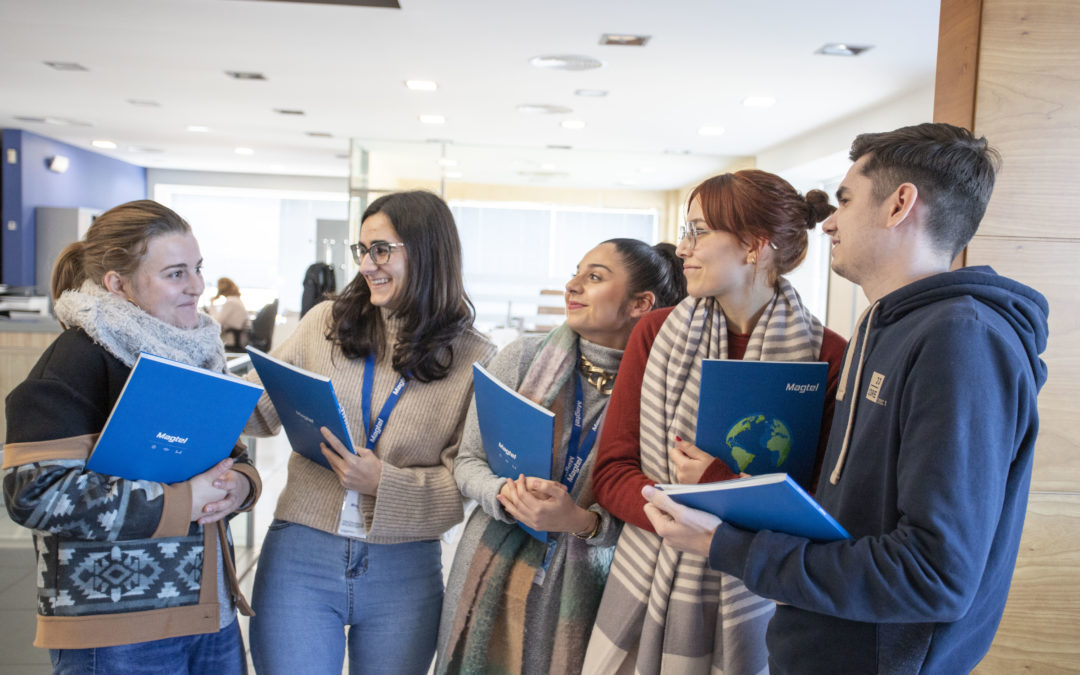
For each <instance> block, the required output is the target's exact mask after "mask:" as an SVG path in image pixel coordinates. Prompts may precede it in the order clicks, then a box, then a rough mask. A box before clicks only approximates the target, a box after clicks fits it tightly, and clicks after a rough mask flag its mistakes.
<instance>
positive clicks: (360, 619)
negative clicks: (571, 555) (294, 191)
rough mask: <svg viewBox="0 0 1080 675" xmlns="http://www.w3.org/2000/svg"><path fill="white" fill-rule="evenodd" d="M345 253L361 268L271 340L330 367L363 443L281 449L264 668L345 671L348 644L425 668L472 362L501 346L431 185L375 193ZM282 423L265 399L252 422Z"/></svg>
mask: <svg viewBox="0 0 1080 675" xmlns="http://www.w3.org/2000/svg"><path fill="white" fill-rule="evenodd" d="M352 252H353V258H354V260H355V261H356V263H357V264H358V265H359V266H360V268H359V272H358V273H357V275H356V277H355V278H353V280H352V281H351V282H350V283H349V284H348V285H347V286H346V287H345V290H344V291H342V293H341V294H340V295H338V296H336V297H335V298H334V299H333V300H328V301H325V302H321V303H319V304H318V305H315V307H313V308H312V309H311V311H309V312H308V313H307V314H305V315H304V318H303V319H301V320H300V325H299V326H298V327H297V328H296V331H295V332H293V333H292V335H290V336H289V338H288V339H286V340H285V341H284V342H283V343H282V344H281V345H280V346H279V347H277V348H275V349H274V350H273V352H272V355H273V356H274V357H276V358H278V359H281V360H282V361H285V362H287V363H291V364H293V365H296V366H299V367H301V368H304V369H306V370H309V371H312V372H315V373H317V374H320V375H325V376H327V377H329V378H330V379H331V381H332V382H333V385H334V389H335V391H336V393H337V396H338V401H339V402H340V404H341V407H342V409H343V411H344V414H345V419H346V420H347V421H348V425H349V427H350V428H351V430H352V434H353V439H352V441H353V445H354V447H355V448H356V454H352V453H350V452H349V451H348V450H347V449H346V447H345V446H344V445H343V444H342V442H341V440H339V439H337V438H336V437H334V436H333V435H332V434H330V433H329V431H327V430H326V429H325V428H324V429H323V434H324V436H325V437H326V443H324V444H322V447H321V449H322V452H323V455H324V456H326V458H327V461H329V462H330V464H331V466H332V467H333V470H329V469H326V468H325V467H323V466H321V465H319V464H317V463H315V462H313V461H311V460H309V459H307V458H305V457H303V456H302V455H300V454H299V453H296V452H294V453H292V454H291V455H290V457H289V466H288V478H287V480H286V483H285V489H284V490H283V491H282V493H281V497H280V498H279V499H278V503H277V508H276V510H275V512H274V521H273V523H271V525H270V528H269V531H268V532H267V535H266V541H265V543H264V544H263V548H262V555H261V556H260V558H259V566H258V569H257V572H256V575H255V588H254V591H253V593H252V605H253V607H254V608H255V611H256V616H255V617H253V618H252V621H251V654H252V659H253V661H254V663H255V668H256V669H257V670H258V671H259V673H262V674H264V675H274V674H275V673H281V674H283V675H284V674H287V675H293V674H294V673H340V672H341V668H342V662H343V659H344V657H345V654H346V650H347V651H348V664H349V666H348V667H349V672H350V673H364V672H394V673H406V674H408V673H416V674H417V675H422V674H423V673H426V672H427V670H428V666H429V665H430V663H431V657H432V656H433V655H434V653H435V643H436V638H437V635H438V631H439V611H440V608H441V607H442V599H443V580H442V557H441V556H442V548H441V545H440V537H441V536H442V534H443V533H444V532H445V531H447V530H449V529H450V528H451V527H453V526H454V525H456V524H457V523H459V522H460V521H461V519H462V518H463V517H464V511H463V508H462V500H461V494H460V493H459V492H458V487H457V484H456V483H455V482H454V475H453V473H452V471H451V467H452V466H453V461H454V456H455V455H456V454H457V447H458V443H459V441H460V439H461V430H462V427H463V425H464V420H465V413H466V411H467V410H468V407H469V400H470V399H471V398H472V364H473V362H476V361H478V362H480V363H481V364H486V363H487V362H488V361H490V360H491V357H492V356H494V355H495V346H494V345H493V344H491V342H489V341H488V340H487V338H485V337H484V336H482V335H481V334H480V333H479V332H478V331H477V330H476V329H475V328H474V327H473V318H474V313H473V308H472V303H471V302H470V301H469V298H468V296H467V295H466V293H465V284H464V281H463V278H462V268H461V265H462V255H461V240H460V239H459V237H458V230H457V226H456V224H455V223H454V216H453V214H451V212H450V209H449V207H448V206H447V205H446V203H445V202H444V201H443V200H442V199H440V198H439V197H438V196H436V195H434V194H432V193H430V192H423V191H415V192H401V193H394V194H389V195H386V196H383V197H380V198H378V199H376V200H375V201H374V202H372V203H371V205H370V206H368V208H367V209H366V210H365V212H364V214H363V218H362V219H361V224H360V241H359V242H358V243H356V244H353V246H352ZM250 377H251V378H252V379H254V380H257V379H258V377H257V374H253V375H251V376H250ZM366 411H370V413H369V414H366ZM391 413H392V416H391ZM280 428H281V420H280V418H279V417H278V413H277V411H276V410H275V409H274V407H273V405H272V403H271V402H270V399H269V397H268V396H263V398H262V399H261V400H260V401H259V404H258V406H257V407H256V411H255V415H254V416H253V417H252V420H251V422H250V423H249V425H248V433H252V434H255V435H269V434H273V433H276V432H277V431H278V429H280ZM346 629H347V631H346ZM346 632H347V634H348V637H347V641H346Z"/></svg>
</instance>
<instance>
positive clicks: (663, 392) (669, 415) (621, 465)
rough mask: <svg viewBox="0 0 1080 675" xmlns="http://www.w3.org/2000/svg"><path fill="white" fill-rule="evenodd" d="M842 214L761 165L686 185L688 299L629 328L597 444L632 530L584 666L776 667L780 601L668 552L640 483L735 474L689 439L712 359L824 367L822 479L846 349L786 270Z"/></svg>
mask: <svg viewBox="0 0 1080 675" xmlns="http://www.w3.org/2000/svg"><path fill="white" fill-rule="evenodd" d="M834 210H835V208H834V207H832V206H831V205H830V204H829V199H828V195H826V194H825V193H824V192H822V191H821V190H811V191H810V192H809V193H807V195H806V196H805V197H803V196H802V195H800V194H799V193H798V192H797V191H796V190H795V189H794V188H793V187H792V186H791V185H790V184H788V183H787V182H786V181H785V180H783V179H782V178H780V177H779V176H776V175H773V174H771V173H766V172H764V171H757V170H746V171H739V172H736V173H729V174H724V175H721V176H715V177H713V178H710V179H708V180H706V181H705V182H703V183H702V184H701V185H698V186H697V187H696V188H695V189H694V191H693V192H692V193H691V195H690V205H689V209H688V211H687V221H686V225H685V227H684V228H683V230H682V232H681V233H680V241H679V247H678V254H679V256H680V257H681V258H682V259H683V269H684V270H685V274H686V286H687V291H688V293H689V296H690V297H688V298H686V299H685V300H684V301H683V302H681V303H679V305H677V306H676V307H674V308H672V309H668V310H660V311H657V312H653V313H651V314H650V315H649V316H647V317H645V318H644V319H643V320H642V321H640V322H639V323H638V325H637V327H636V328H635V329H634V333H633V335H631V336H630V341H629V342H628V344H627V347H626V355H625V357H624V359H623V366H622V368H621V369H620V372H619V380H618V383H617V384H616V387H615V391H614V393H613V394H612V397H611V406H610V409H609V411H608V416H607V420H606V422H605V424H604V434H603V439H602V441H601V443H600V445H599V449H598V450H599V456H598V457H597V463H596V469H595V471H594V472H593V489H594V491H595V492H596V497H597V501H598V502H599V503H600V505H601V506H603V507H604V508H606V509H607V510H608V511H609V512H610V513H611V514H612V515H614V516H616V517H617V518H620V519H622V520H623V521H625V522H626V526H625V527H624V528H623V530H622V533H621V535H620V538H619V542H618V545H617V546H616V549H615V559H614V561H613V563H612V566H611V575H610V577H609V579H608V583H607V587H606V588H605V591H604V597H603V600H602V602H601V605H600V609H599V611H598V614H597V619H596V626H595V629H594V630H593V632H592V637H591V640H590V643H589V647H588V654H587V657H586V660H585V671H586V672H590V673H611V672H616V671H620V672H621V670H620V669H621V668H629V669H630V670H634V669H636V670H637V671H638V672H642V673H657V672H685V673H709V672H724V673H759V672H763V671H766V670H767V665H768V660H767V658H768V654H767V651H766V648H765V626H766V624H767V623H768V620H769V618H770V616H771V615H772V610H773V605H772V603H771V602H770V601H767V600H764V599H762V598H759V597H757V596H754V595H751V594H750V593H749V592H748V591H747V590H746V589H745V588H744V587H743V586H742V584H741V583H740V582H739V581H738V580H737V579H735V578H734V577H728V576H725V575H723V574H721V573H719V572H714V571H711V570H709V567H708V564H707V563H708V561H707V560H706V559H705V558H702V557H700V556H693V555H689V554H680V553H678V552H676V551H675V550H674V549H671V548H670V547H668V546H665V545H664V544H663V542H662V540H661V539H660V538H659V537H657V536H656V534H655V533H654V531H653V528H652V526H651V525H650V523H649V520H648V519H647V518H646V516H645V512H644V510H643V507H644V504H645V499H644V498H643V497H642V496H641V489H642V487H644V486H646V485H653V484H655V483H704V482H713V481H719V480H726V479H730V478H736V477H737V476H736V475H735V474H734V473H732V472H731V470H729V469H728V467H727V465H726V464H724V463H723V462H722V461H720V460H719V459H716V458H714V457H712V456H711V455H709V454H707V453H705V452H704V451H702V450H700V449H699V448H697V447H696V446H695V445H694V438H695V435H696V420H697V391H698V389H697V386H698V385H697V380H698V377H699V374H700V372H701V362H702V359H705V358H710V359H717V358H719V359H743V360H762V361H827V362H828V363H829V376H828V392H827V394H826V401H827V404H826V410H825V414H824V416H823V419H822V432H821V439H820V440H821V443H820V445H819V450H818V457H817V460H816V462H815V467H814V478H813V480H814V481H815V482H816V480H817V474H818V473H819V472H820V468H821V456H822V452H823V450H824V447H825V441H826V440H827V435H828V428H829V426H830V422H831V419H832V407H833V404H832V401H833V400H834V399H835V393H836V385H837V381H838V377H839V370H840V362H841V359H842V357H843V352H844V347H845V344H846V343H845V341H844V339H843V338H841V337H840V336H839V335H837V334H836V333H834V332H832V331H830V330H829V329H827V328H825V327H823V326H822V325H821V322H820V321H818V320H817V319H816V318H815V317H814V316H813V315H811V314H810V312H809V311H808V310H807V309H806V307H805V306H804V305H803V304H802V301H801V300H800V298H799V294H798V293H796V292H795V289H794V288H793V287H792V285H791V284H790V283H789V282H788V281H787V280H786V279H785V278H784V277H783V275H784V274H785V273H787V272H790V271H791V270H792V269H794V268H795V267H797V266H798V265H799V263H801V262H802V260H803V258H804V257H805V255H806V248H807V241H808V235H807V233H808V231H809V230H812V229H813V228H814V227H815V225H816V224H817V223H818V222H821V221H822V220H824V219H825V218H826V217H828V215H829V214H830V213H832V211H834ZM731 386H733V387H738V383H737V382H733V383H732V385H731Z"/></svg>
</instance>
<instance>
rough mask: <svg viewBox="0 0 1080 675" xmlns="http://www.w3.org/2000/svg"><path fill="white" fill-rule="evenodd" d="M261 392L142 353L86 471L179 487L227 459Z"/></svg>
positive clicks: (254, 386)
mask: <svg viewBox="0 0 1080 675" xmlns="http://www.w3.org/2000/svg"><path fill="white" fill-rule="evenodd" d="M262 391H263V388H262V387H260V386H259V385H257V384H252V383H251V382H247V381H245V380H241V379H239V378H236V377H234V376H232V375H226V374H224V373H215V372H212V371H209V370H205V369H203V368H197V367H195V366H189V365H186V364H183V363H178V362H176V361H171V360H169V359H164V358H161V357H160V356H154V355H153V354H147V353H146V352H143V353H141V354H139V358H138V359H137V360H136V361H135V365H134V367H132V369H131V374H130V375H128V379H127V382H126V383H125V384H124V388H123V390H121V392H120V398H119V399H117V401H116V405H115V406H113V409H112V412H111V413H110V414H109V419H108V420H107V421H106V422H105V428H104V429H102V431H101V436H100V437H99V438H98V441H97V444H96V445H95V446H94V449H93V451H92V452H91V454H90V458H89V459H88V460H87V461H86V468H87V469H88V470H90V471H96V472H98V473H104V474H108V475H110V476H119V477H120V478H127V479H131V480H151V481H156V482H159V483H179V482H182V481H185V480H187V479H189V478H191V477H192V476H195V475H197V474H200V473H202V472H203V471H206V470H207V469H209V468H210V467H212V466H214V465H215V464H217V463H218V462H220V461H221V460H223V459H225V458H226V457H228V456H229V454H230V453H231V451H232V449H233V447H235V445H236V440H237V438H239V437H240V433H241V432H242V431H243V430H244V425H245V424H247V421H248V418H250V417H251V411H252V410H254V408H255V404H256V403H257V402H258V401H259V396H261V395H262Z"/></svg>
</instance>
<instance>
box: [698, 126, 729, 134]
mask: <svg viewBox="0 0 1080 675" xmlns="http://www.w3.org/2000/svg"><path fill="white" fill-rule="evenodd" d="M697 132H698V136H720V135H722V134H723V133H724V127H718V126H704V127H701V128H700V129H698V130H697Z"/></svg>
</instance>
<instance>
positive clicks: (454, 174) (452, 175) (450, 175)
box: [443, 171, 462, 178]
mask: <svg viewBox="0 0 1080 675" xmlns="http://www.w3.org/2000/svg"><path fill="white" fill-rule="evenodd" d="M443 176H444V177H446V178H461V176H462V173H461V172H460V171H444V172H443Z"/></svg>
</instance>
